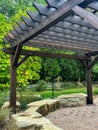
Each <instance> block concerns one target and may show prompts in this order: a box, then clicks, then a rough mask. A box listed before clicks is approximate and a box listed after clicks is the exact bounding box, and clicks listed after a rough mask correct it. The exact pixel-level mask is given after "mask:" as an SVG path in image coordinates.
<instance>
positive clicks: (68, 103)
mask: <svg viewBox="0 0 98 130" xmlns="http://www.w3.org/2000/svg"><path fill="white" fill-rule="evenodd" d="M58 101H59V104H60V106H61V107H77V106H84V105H86V104H87V95H86V94H82V93H78V94H69V95H61V96H59V97H58Z"/></svg>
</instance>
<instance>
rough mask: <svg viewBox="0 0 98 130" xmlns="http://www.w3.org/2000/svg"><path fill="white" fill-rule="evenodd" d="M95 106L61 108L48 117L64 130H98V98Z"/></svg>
mask: <svg viewBox="0 0 98 130" xmlns="http://www.w3.org/2000/svg"><path fill="white" fill-rule="evenodd" d="M94 102H95V105H88V106H82V107H71V108H61V109H59V110H56V111H54V112H52V113H50V114H48V115H47V116H46V118H48V119H49V120H50V121H51V122H53V123H54V124H55V125H56V126H58V127H60V128H62V129H64V130H98V98H96V99H95V100H94Z"/></svg>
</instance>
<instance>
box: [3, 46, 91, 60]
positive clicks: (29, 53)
mask: <svg viewBox="0 0 98 130" xmlns="http://www.w3.org/2000/svg"><path fill="white" fill-rule="evenodd" d="M3 51H4V52H5V53H7V54H13V53H14V52H13V50H12V49H11V48H4V49H3ZM20 54H21V55H26V56H39V57H48V58H49V57H51V58H67V59H74V60H79V59H80V60H87V59H89V57H88V56H82V55H75V54H72V55H70V54H61V53H50V52H45V51H32V50H22V51H21V53H20Z"/></svg>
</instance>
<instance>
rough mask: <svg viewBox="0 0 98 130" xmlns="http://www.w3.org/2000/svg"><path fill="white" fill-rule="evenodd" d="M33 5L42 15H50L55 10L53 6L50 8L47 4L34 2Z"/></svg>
mask: <svg viewBox="0 0 98 130" xmlns="http://www.w3.org/2000/svg"><path fill="white" fill-rule="evenodd" d="M33 5H34V7H35V8H36V9H37V11H38V12H39V13H40V14H41V15H44V16H48V15H50V14H51V13H52V12H53V11H54V10H55V9H54V8H50V7H49V6H44V5H42V4H38V3H36V2H34V3H33Z"/></svg>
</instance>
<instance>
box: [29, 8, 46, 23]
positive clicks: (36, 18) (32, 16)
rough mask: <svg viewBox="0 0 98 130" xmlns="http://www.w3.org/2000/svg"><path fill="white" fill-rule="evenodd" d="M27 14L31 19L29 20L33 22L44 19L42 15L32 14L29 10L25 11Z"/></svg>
mask: <svg viewBox="0 0 98 130" xmlns="http://www.w3.org/2000/svg"><path fill="white" fill-rule="evenodd" d="M27 14H28V15H29V16H30V17H31V19H32V20H33V21H35V22H41V21H42V20H43V19H44V18H46V17H45V16H43V15H40V14H39V13H35V12H32V11H30V10H27Z"/></svg>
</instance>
